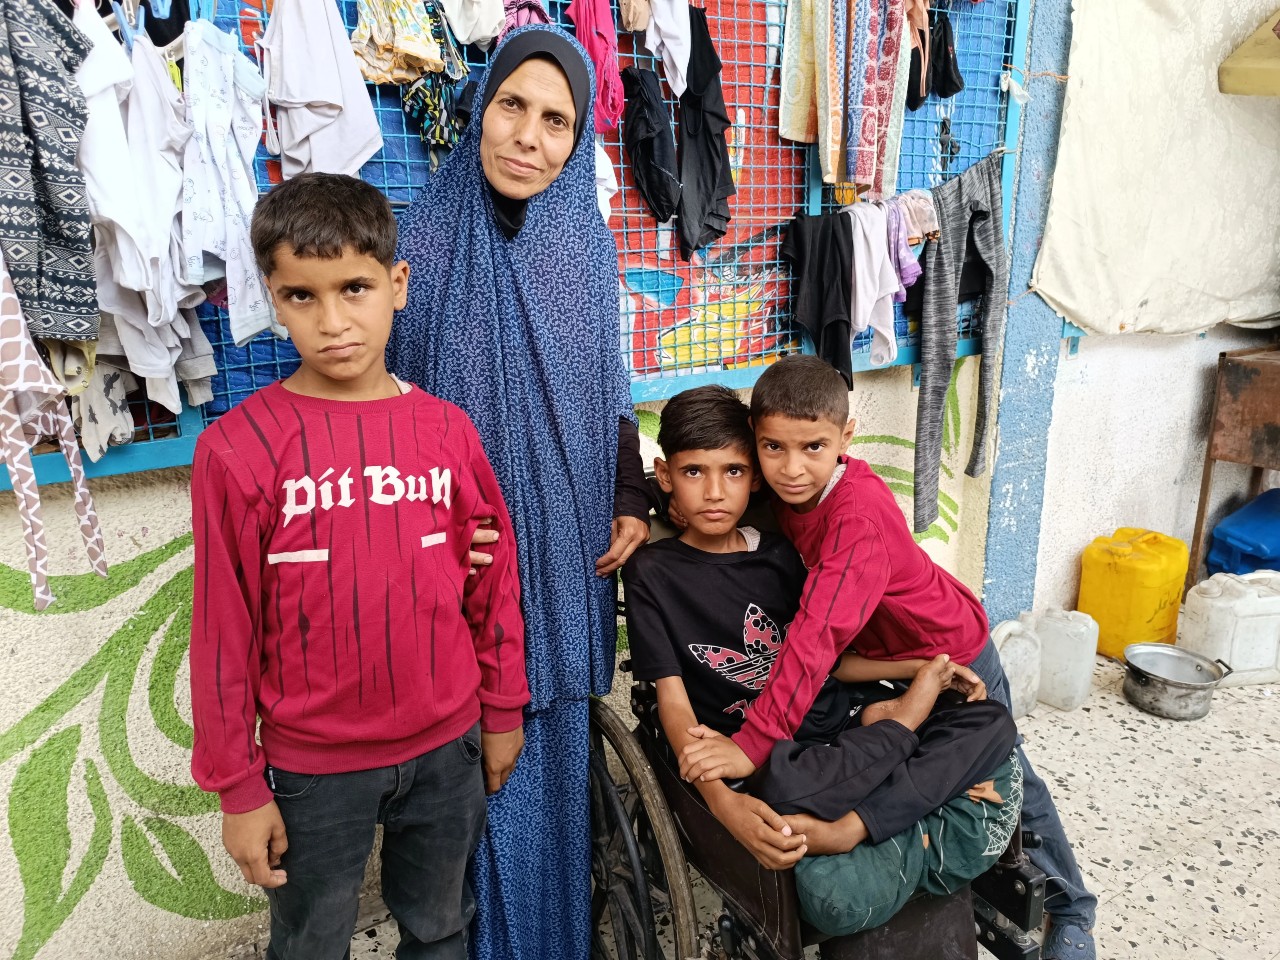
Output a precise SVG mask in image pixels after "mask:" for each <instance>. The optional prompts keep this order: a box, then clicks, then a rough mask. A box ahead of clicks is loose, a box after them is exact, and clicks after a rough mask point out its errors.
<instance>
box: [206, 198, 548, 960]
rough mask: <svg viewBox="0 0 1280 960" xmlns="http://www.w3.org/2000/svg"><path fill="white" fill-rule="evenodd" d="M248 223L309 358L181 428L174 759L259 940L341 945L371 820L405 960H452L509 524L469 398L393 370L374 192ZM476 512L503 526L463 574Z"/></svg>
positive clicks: (507, 564)
mask: <svg viewBox="0 0 1280 960" xmlns="http://www.w3.org/2000/svg"><path fill="white" fill-rule="evenodd" d="M252 239H253V245H254V252H255V255H256V257H257V259H258V266H259V267H260V269H261V270H262V272H263V274H264V276H265V278H266V281H267V288H268V290H269V292H270V295H271V298H272V301H273V303H274V305H275V309H276V312H277V315H278V317H279V319H280V321H281V322H282V323H283V324H284V326H285V327H286V328H287V329H288V331H289V334H290V337H291V339H292V340H293V343H294V346H295V347H296V348H297V350H298V353H299V355H300V357H301V360H302V365H301V366H300V367H299V369H298V370H297V372H296V373H294V374H293V375H292V376H290V377H288V378H287V379H285V380H282V381H278V382H276V383H273V384H271V385H270V386H268V387H266V388H264V389H263V390H260V391H259V392H258V393H256V394H254V395H253V396H252V397H250V398H249V399H248V400H246V401H245V402H244V403H243V404H241V405H240V406H238V407H236V408H235V409H234V410H232V411H231V412H230V413H228V414H226V415H225V416H223V417H222V418H220V419H219V420H218V421H217V422H216V423H215V424H213V425H212V426H211V427H210V428H209V429H208V430H206V431H205V432H204V433H203V434H202V435H201V436H200V439H199V441H198V443H197V446H196V455H195V463H194V466H193V471H192V515H193V529H194V531H195V545H196V569H195V610H194V614H193V618H192V630H191V688H192V709H193V714H194V721H195V722H194V726H195V750H194V754H193V757H192V774H193V776H194V777H195V779H196V782H197V783H199V784H200V786H201V787H203V788H204V789H206V790H210V791H216V792H217V793H218V794H219V795H220V797H221V803H222V812H223V842H224V844H225V845H226V848H227V850H228V852H229V853H230V854H231V856H232V857H233V858H234V859H235V860H236V862H237V863H238V864H239V865H240V869H241V872H242V873H243V874H244V877H245V879H246V880H248V881H250V882H252V883H256V884H260V885H261V886H263V887H264V888H265V889H266V890H267V894H268V898H269V899H270V902H271V946H270V947H269V949H268V953H267V955H268V957H270V958H276V960H279V958H284V957H304V956H305V957H308V958H315V960H324V958H334V960H338V958H341V957H343V956H345V954H346V952H347V949H348V945H349V941H350V938H351V934H352V932H353V930H354V926H355V919H356V911H357V907H358V902H357V901H358V895H359V891H360V885H361V880H362V878H363V875H364V870H365V864H366V861H367V860H368V857H369V854H370V852H371V850H372V847H373V839H374V829H375V826H376V825H377V824H379V823H381V824H383V825H384V828H385V831H384V837H383V844H382V894H383V898H384V900H385V901H386V903H387V906H388V908H389V909H390V910H391V913H392V915H393V916H395V918H396V920H397V921H398V922H399V925H400V934H401V946H400V951H399V955H400V956H413V957H452V958H458V960H461V958H464V957H465V956H466V946H465V942H466V933H465V931H466V926H467V923H468V922H469V920H470V917H471V914H472V912H473V911H474V904H473V902H472V900H471V895H470V891H469V890H468V888H467V885H466V881H465V872H466V865H467V860H468V859H469V857H470V856H471V854H472V852H473V851H474V849H475V846H476V844H477V843H478V842H479V839H480V835H481V833H482V831H483V829H484V823H485V792H486V789H487V790H488V791H489V792H493V791H496V790H497V789H499V788H500V787H501V785H502V784H503V783H504V782H505V780H506V778H507V777H508V776H510V773H511V770H512V769H513V768H514V766H515V763H516V759H517V757H518V755H519V753H520V750H521V747H522V745H523V732H522V719H523V715H522V708H523V706H524V705H525V704H526V703H527V702H528V700H529V691H528V686H527V681H526V679H525V676H526V675H525V663H524V624H523V620H522V617H521V613H520V591H519V579H518V577H517V575H516V551H515V544H514V542H513V539H512V537H511V536H510V519H509V517H508V516H507V510H506V506H505V505H504V503H503V500H502V494H501V491H500V490H499V488H498V483H497V480H496V479H495V477H494V475H493V471H492V469H491V468H490V466H489V463H488V461H487V460H486V458H485V455H484V452H483V451H482V450H481V448H480V441H479V438H478V436H477V434H476V431H475V428H474V427H473V426H472V424H471V422H470V421H469V420H468V419H467V417H466V415H465V414H464V413H463V412H462V411H461V410H459V409H458V408H457V407H455V406H453V405H452V404H449V403H446V402H444V401H442V400H439V399H436V398H435V397H432V396H430V395H428V394H426V393H424V392H423V391H422V390H420V389H418V388H417V387H414V386H410V385H408V384H405V383H402V382H400V381H398V380H397V379H395V378H394V377H392V376H391V374H390V373H388V372H387V369H386V365H385V363H384V359H383V357H384V351H385V347H386V343H387V338H388V336H389V334H390V330H391V323H392V319H393V316H394V312H395V311H396V310H398V309H400V308H401V307H403V306H404V303H405V296H406V282H407V279H408V272H409V268H408V265H407V264H405V263H404V262H395V260H394V254H395V244H396V225H395V218H394V216H393V215H392V212H391V208H390V206H389V204H388V203H387V201H386V199H385V198H384V197H383V196H382V195H381V194H380V193H379V192H378V191H377V190H376V189H375V188H373V187H372V186H370V185H369V184H367V183H364V182H363V181H360V180H357V179H355V178H353V177H344V176H337V175H332V174H306V175H303V176H299V177H295V178H293V179H292V180H289V181H287V182H285V183H283V184H281V185H280V186H278V187H276V188H275V189H274V190H272V191H271V193H269V194H268V195H267V196H266V197H264V198H263V199H262V200H261V201H260V202H259V204H258V207H257V209H256V211H255V214H254V220H253V228H252ZM488 518H491V519H492V521H493V522H494V524H495V525H496V527H497V529H498V530H500V531H503V532H505V534H506V535H505V536H503V537H502V538H501V539H500V540H498V542H497V543H496V544H495V546H494V548H493V557H492V566H491V567H490V568H489V569H487V570H486V571H485V572H484V573H483V574H482V575H480V576H468V569H469V567H468V547H469V545H470V541H471V538H472V535H473V533H474V532H475V530H476V528H477V526H478V525H479V524H480V523H481V522H482V521H485V520H486V519H488ZM259 721H260V722H261V728H260V734H259V735H260V740H261V742H260V743H259V740H258V738H257V737H255V728H256V727H257V725H258V722H259Z"/></svg>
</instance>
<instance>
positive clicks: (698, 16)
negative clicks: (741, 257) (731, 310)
mask: <svg viewBox="0 0 1280 960" xmlns="http://www.w3.org/2000/svg"><path fill="white" fill-rule="evenodd" d="M689 23H690V36H691V38H692V44H691V49H692V53H691V55H690V57H689V85H688V87H686V89H685V92H684V94H683V96H681V97H680V184H681V188H680V205H679V208H678V209H679V212H678V218H679V220H678V222H677V224H676V226H677V227H678V234H679V239H680V255H681V256H682V257H683V258H684V259H685V260H692V259H693V254H694V252H695V251H697V250H700V249H701V248H702V247H705V246H707V245H708V244H710V243H714V242H715V241H716V240H719V239H720V238H721V237H723V236H724V235H725V233H726V232H727V231H728V229H729V217H730V214H729V198H730V197H732V196H733V195H734V194H735V193H736V192H737V188H736V187H735V186H734V185H733V171H732V168H731V167H730V165H729V145H728V142H727V141H726V140H725V132H726V131H727V130H728V129H729V113H728V111H727V109H726V108H725V104H724V91H723V90H722V89H721V86H720V57H719V56H718V55H717V54H716V48H715V45H714V44H713V43H712V41H711V31H710V30H708V29H707V11H706V10H703V9H701V8H700V7H692V8H690V10H689Z"/></svg>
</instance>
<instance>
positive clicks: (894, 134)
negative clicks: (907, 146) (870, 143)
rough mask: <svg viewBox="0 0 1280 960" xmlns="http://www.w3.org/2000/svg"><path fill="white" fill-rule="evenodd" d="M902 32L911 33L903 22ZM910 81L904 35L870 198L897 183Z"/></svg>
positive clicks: (908, 47)
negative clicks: (887, 126) (887, 120)
mask: <svg viewBox="0 0 1280 960" xmlns="http://www.w3.org/2000/svg"><path fill="white" fill-rule="evenodd" d="M904 27H905V30H906V34H907V35H909V34H910V33H911V31H910V28H909V26H906V25H905V24H904ZM910 81H911V44H910V43H908V42H907V40H906V37H905V36H904V37H903V39H902V40H901V41H900V43H899V45H898V65H897V69H896V72H895V74H894V79H893V95H892V96H893V99H892V102H891V104H890V108H889V128H888V130H886V131H885V135H884V137H883V138H882V139H881V141H880V144H881V151H880V156H879V157H878V158H877V163H876V178H875V180H874V181H873V183H872V185H871V194H870V195H871V198H872V199H876V198H879V197H887V196H889V195H891V194H892V193H893V192H894V190H895V189H896V186H897V183H898V163H899V160H900V159H901V156H902V126H903V123H904V122H905V120H906V113H907V88H908V86H909V85H910Z"/></svg>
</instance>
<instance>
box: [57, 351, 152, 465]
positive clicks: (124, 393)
mask: <svg viewBox="0 0 1280 960" xmlns="http://www.w3.org/2000/svg"><path fill="white" fill-rule="evenodd" d="M137 389H138V381H137V380H136V379H134V376H133V374H131V373H130V372H129V371H128V370H126V369H124V368H123V367H117V366H115V365H114V364H111V363H107V362H105V361H104V362H102V363H99V364H97V365H96V366H95V367H94V368H93V379H92V380H91V381H90V382H89V388H88V389H87V390H85V391H84V392H83V393H82V394H80V395H79V396H77V397H72V398H71V416H72V417H73V418H74V419H75V425H76V431H77V432H78V433H79V434H80V444H81V446H83V447H84V452H85V455H86V456H87V457H88V458H89V459H90V460H93V461H94V462H97V461H98V460H101V459H102V456H103V454H105V453H106V452H107V449H108V448H109V447H112V446H120V445H122V444H126V443H132V442H133V431H134V429H135V425H134V422H133V413H132V412H131V411H130V410H129V394H131V393H133V392H134V391H136V390H137Z"/></svg>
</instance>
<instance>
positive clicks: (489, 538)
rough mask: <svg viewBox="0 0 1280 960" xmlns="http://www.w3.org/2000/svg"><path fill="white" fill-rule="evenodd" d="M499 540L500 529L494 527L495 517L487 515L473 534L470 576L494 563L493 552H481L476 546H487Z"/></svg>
mask: <svg viewBox="0 0 1280 960" xmlns="http://www.w3.org/2000/svg"><path fill="white" fill-rule="evenodd" d="M497 542H498V531H497V530H495V529H493V517H485V518H484V519H483V520H481V521H480V526H478V527H476V532H475V533H473V534H471V553H470V558H471V572H470V574H468V575H469V576H473V577H474V576H475V575H476V572H477V571H478V570H483V569H484V568H485V567H487V566H489V565H490V564H491V563H493V554H491V553H481V552H480V551H479V550H477V549H476V547H486V546H489V545H490V544H494V543H497Z"/></svg>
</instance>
